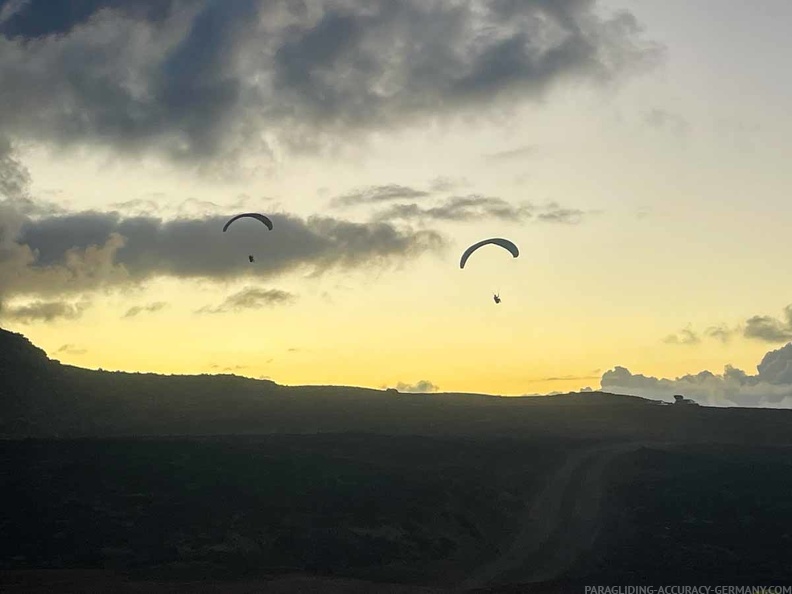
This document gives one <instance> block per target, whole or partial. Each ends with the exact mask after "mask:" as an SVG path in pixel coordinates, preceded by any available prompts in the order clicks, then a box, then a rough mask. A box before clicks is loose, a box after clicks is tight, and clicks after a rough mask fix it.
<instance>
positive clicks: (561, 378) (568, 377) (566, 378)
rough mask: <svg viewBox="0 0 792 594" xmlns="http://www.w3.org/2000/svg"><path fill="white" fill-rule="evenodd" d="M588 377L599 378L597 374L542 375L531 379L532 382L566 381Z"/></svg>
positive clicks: (586, 378)
mask: <svg viewBox="0 0 792 594" xmlns="http://www.w3.org/2000/svg"><path fill="white" fill-rule="evenodd" d="M588 379H599V376H598V375H559V376H551V377H543V378H540V379H537V380H533V381H534V382H568V381H573V380H588Z"/></svg>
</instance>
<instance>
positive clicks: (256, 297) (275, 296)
mask: <svg viewBox="0 0 792 594" xmlns="http://www.w3.org/2000/svg"><path fill="white" fill-rule="evenodd" d="M295 300H296V296H295V295H294V294H293V293H289V292H287V291H281V290H280V289H257V288H255V287H247V288H246V289H243V290H242V291H240V292H238V293H234V294H233V295H231V296H230V297H228V298H227V299H226V300H225V301H223V303H221V304H220V305H218V306H216V307H208V306H207V307H202V308H201V309H199V310H198V311H196V312H195V313H200V314H206V313H208V314H218V313H227V312H229V311H241V310H244V309H258V308H260V307H270V306H274V305H288V304H290V303H293V302H294V301H295Z"/></svg>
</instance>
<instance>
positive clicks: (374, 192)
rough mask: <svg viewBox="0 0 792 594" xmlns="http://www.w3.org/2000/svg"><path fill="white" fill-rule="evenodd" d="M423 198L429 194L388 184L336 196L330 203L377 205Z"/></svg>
mask: <svg viewBox="0 0 792 594" xmlns="http://www.w3.org/2000/svg"><path fill="white" fill-rule="evenodd" d="M423 196H429V192H426V191H423V190H417V189H415V188H410V187H409V186H400V185H398V184H388V185H384V186H369V187H367V188H361V189H359V190H355V191H353V192H349V193H347V194H343V195H341V196H336V197H335V198H333V199H332V200H331V201H330V204H331V205H332V206H352V205H355V204H376V203H378V202H388V201H391V200H405V199H412V198H421V197H423Z"/></svg>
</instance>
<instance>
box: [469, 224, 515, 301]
mask: <svg viewBox="0 0 792 594" xmlns="http://www.w3.org/2000/svg"><path fill="white" fill-rule="evenodd" d="M490 244H492V245H497V246H499V247H502V248H503V249H505V250H507V251H508V252H509V253H510V254H511V255H512V257H514V258H516V257H517V256H519V255H520V250H519V249H518V248H517V246H516V245H514V243H513V242H511V241H509V240H508V239H503V238H502V237H493V238H491V239H484V240H482V241H479V242H478V243H474V244H473V245H471V246H470V247H469V248H468V249H466V250H465V251H464V252H463V253H462V258H461V259H460V260H459V268H464V267H465V264H466V263H467V261H468V258H470V256H471V254H473V252H475V251H476V250H477V249H479V248H480V247H483V246H485V245H490ZM492 300H493V301H494V302H495V305H498V304H499V303H500V302H501V298H500V293H499V292H498V293H494V294H493V295H492Z"/></svg>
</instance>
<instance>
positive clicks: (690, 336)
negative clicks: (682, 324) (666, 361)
mask: <svg viewBox="0 0 792 594" xmlns="http://www.w3.org/2000/svg"><path fill="white" fill-rule="evenodd" d="M663 342H664V343H666V344H679V345H694V344H699V343H700V342H701V338H700V337H699V335H698V334H696V333H695V332H694V331H693V330H692V329H691V328H690V326H688V327H687V328H684V329H682V330H680V331H679V332H678V333H676V334H669V335H668V336H666V337H665V338H664V339H663Z"/></svg>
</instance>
